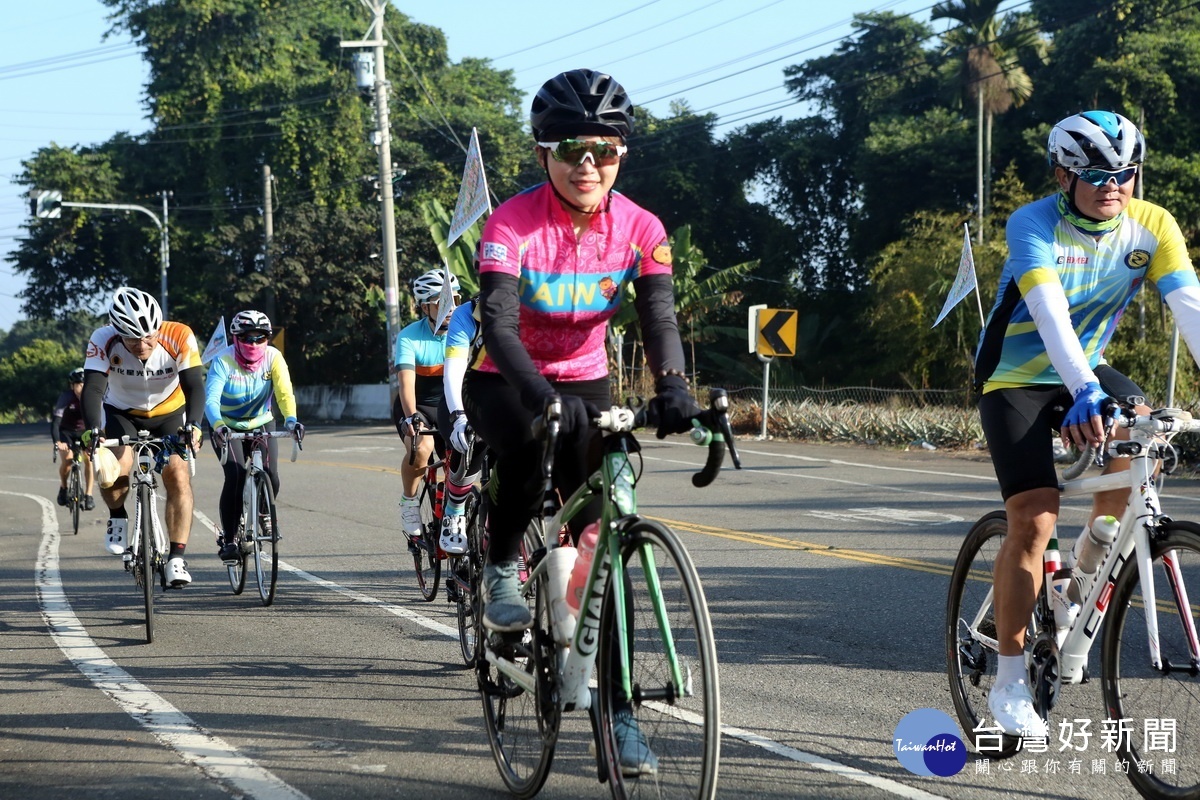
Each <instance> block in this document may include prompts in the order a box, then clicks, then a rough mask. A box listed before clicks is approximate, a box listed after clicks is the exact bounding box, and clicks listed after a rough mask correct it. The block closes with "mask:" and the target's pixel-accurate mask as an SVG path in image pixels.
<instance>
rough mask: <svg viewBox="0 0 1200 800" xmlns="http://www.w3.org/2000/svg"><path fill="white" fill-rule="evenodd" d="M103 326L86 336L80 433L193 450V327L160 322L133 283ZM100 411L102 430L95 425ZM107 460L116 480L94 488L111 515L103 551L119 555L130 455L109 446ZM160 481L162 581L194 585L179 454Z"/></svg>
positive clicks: (187, 488) (187, 491)
mask: <svg viewBox="0 0 1200 800" xmlns="http://www.w3.org/2000/svg"><path fill="white" fill-rule="evenodd" d="M108 322H109V324H108V325H105V326H104V327H102V328H98V329H96V331H95V332H94V333H93V334H92V338H91V340H90V341H89V342H88V348H87V360H86V361H84V364H83V368H84V383H83V420H84V424H85V425H86V426H87V427H88V429H89V430H88V431H87V432H85V436H88V438H89V439H90V438H92V436H96V437H98V438H100V439H101V440H103V439H104V438H110V439H116V438H119V437H121V436H126V435H128V436H137V432H138V431H139V430H146V431H149V432H150V435H151V436H166V435H172V434H176V433H179V432H180V431H182V432H183V435H184V438H185V441H186V442H189V443H190V445H191V447H192V448H193V449H195V448H196V447H199V445H200V419H201V417H202V415H203V414H204V371H203V368H202V367H201V365H200V351H199V349H198V348H197V346H196V336H195V334H194V333H192V329H191V328H189V327H188V326H187V325H184V324H183V323H181V322H163V318H162V309H160V308H159V305H158V301H156V300H155V299H154V298H153V297H151V296H150V295H149V294H147V293H145V292H143V291H141V290H139V289H135V288H133V287H131V286H122V287H121V288H119V289H117V291H116V292H114V293H113V297H112V302H111V304H110V305H109V309H108ZM102 406H103V415H104V420H105V425H104V430H103V431H101V430H100V427H99V426H100V422H101V413H102V411H101V407H102ZM113 455H115V456H116V458H117V461H118V462H119V463H120V465H121V472H120V475H121V477H119V478H118V479H117V481H116V483H114V484H113V485H112V486H111V487H110V488H108V489H104V488H101V490H100V491H101V495H102V497H103V498H104V502H105V503H106V504H107V505H108V513H109V520H108V535H107V537H106V539H105V550H106V551H107V552H109V553H112V554H114V555H120V554H122V553H124V552H125V549H126V547H127V545H128V542H129V538H128V536H127V533H128V527H129V524H128V523H129V521H128V513H127V512H126V511H125V496H126V495H127V494H129V471H130V469H131V468H132V466H133V456H132V454H131V450H130V448H128V447H117V448H114V450H113ZM162 477H163V485H164V486H165V487H166V492H167V515H166V524H167V534H168V536H169V538H170V540H171V552H170V555H169V557H168V559H167V567H166V580H167V583H169V584H171V585H172V586H175V587H182V586H186V585H187V584H189V583H191V581H192V576H191V575H190V574H189V573H188V570H187V563H186V562H185V561H184V560H183V555H184V551H185V550H186V549H187V543H188V537H189V536H190V535H191V532H192V480H191V476H190V475H189V472H188V466H187V464H186V463H184V461H183V459H182V458H181V457H180V456H179V455H178V454H177V453H173V454H172V455H171V457H170V459H169V461H168V462H167V464H166V466H165V467H163V471H162Z"/></svg>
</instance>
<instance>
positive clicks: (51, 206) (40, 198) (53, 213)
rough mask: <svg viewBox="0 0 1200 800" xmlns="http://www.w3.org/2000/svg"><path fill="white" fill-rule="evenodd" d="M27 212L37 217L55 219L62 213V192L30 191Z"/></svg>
mask: <svg viewBox="0 0 1200 800" xmlns="http://www.w3.org/2000/svg"><path fill="white" fill-rule="evenodd" d="M29 213H30V214H33V215H34V216H35V217H37V218H38V219H57V218H58V217H60V216H61V215H62V192H51V191H37V190H35V191H33V192H30V197H29Z"/></svg>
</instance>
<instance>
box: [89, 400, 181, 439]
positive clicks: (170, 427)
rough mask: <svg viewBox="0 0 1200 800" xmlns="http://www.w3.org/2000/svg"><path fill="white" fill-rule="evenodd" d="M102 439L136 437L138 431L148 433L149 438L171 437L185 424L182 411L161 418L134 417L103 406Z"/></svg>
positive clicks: (123, 410)
mask: <svg viewBox="0 0 1200 800" xmlns="http://www.w3.org/2000/svg"><path fill="white" fill-rule="evenodd" d="M104 420H105V422H104V438H106V439H119V438H121V437H122V436H132V437H134V438H136V437H137V433H138V431H150V436H151V437H156V436H172V435H175V434H177V433H179V429H180V428H182V427H183V426H184V425H185V424H187V417H186V413H185V411H184V409H182V408H181V409H179V410H178V411H176V412H175V413H174V414H164V415H163V416H161V417H135V416H134V415H132V414H130V413H129V412H128V411H127V410H125V409H120V408H113V407H112V406H110V405H108V404H105V406H104Z"/></svg>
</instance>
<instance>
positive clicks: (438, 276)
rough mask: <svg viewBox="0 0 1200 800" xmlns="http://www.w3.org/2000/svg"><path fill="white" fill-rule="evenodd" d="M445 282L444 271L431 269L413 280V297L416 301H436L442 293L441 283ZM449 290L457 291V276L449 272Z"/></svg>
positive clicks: (423, 302)
mask: <svg viewBox="0 0 1200 800" xmlns="http://www.w3.org/2000/svg"><path fill="white" fill-rule="evenodd" d="M444 282H445V277H444V273H443V272H442V270H440V269H431V270H429V272H426V273H425V274H424V275H422V276H420V277H419V278H417V279H416V280H415V281H413V297H415V298H416V299H417V302H418V303H421V304H422V305H424V304H425V303H433V302H436V301H437V299H438V297H440V296H441V294H442V284H443V283H444ZM450 290H451V291H452V292H454V294H458V293H459V286H458V278H456V277H455V276H454V274H453V273H451V274H450Z"/></svg>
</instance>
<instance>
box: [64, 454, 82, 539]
mask: <svg viewBox="0 0 1200 800" xmlns="http://www.w3.org/2000/svg"><path fill="white" fill-rule="evenodd" d="M80 469H81V468H80V466H79V459H78V458H77V459H75V462H74V463H73V464H71V471H70V472H69V473H68V474H67V505H69V506H70V507H71V530H72V532H73V533H74V534H75V535H77V536H78V535H79V512H80V511H82V510H83V482H82V481H81V480H80V479H79V473H80Z"/></svg>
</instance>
